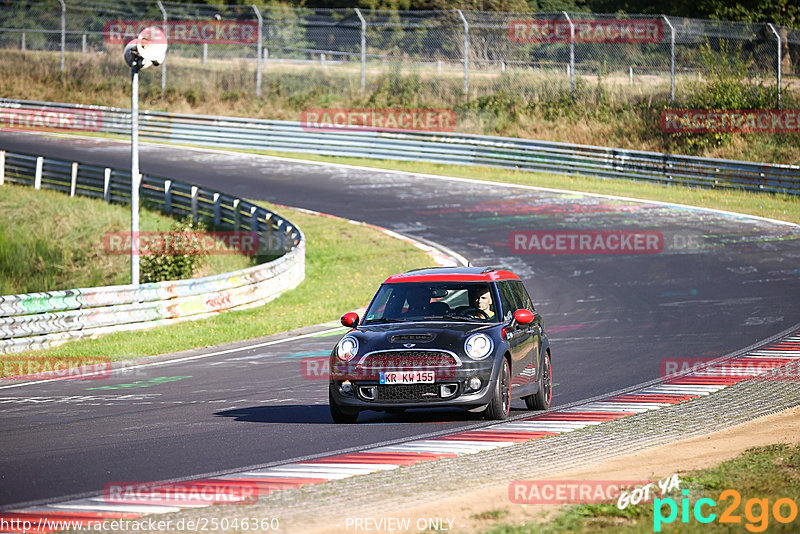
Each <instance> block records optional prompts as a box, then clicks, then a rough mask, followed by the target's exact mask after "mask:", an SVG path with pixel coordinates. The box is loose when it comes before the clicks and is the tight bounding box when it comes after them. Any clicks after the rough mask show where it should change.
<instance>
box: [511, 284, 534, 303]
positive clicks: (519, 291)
mask: <svg viewBox="0 0 800 534" xmlns="http://www.w3.org/2000/svg"><path fill="white" fill-rule="evenodd" d="M509 285H510V286H511V291H512V292H513V293H514V297H516V300H517V302H519V303H520V304H521V305H522V306H521V307H522V308H525V309H526V310H531V311H535V308H534V307H533V301H531V297H530V296H529V295H528V291H527V290H526V289H525V286H524V285H523V283H522V281H521V280H512V281H511V282H509Z"/></svg>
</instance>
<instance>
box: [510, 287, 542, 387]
mask: <svg viewBox="0 0 800 534" xmlns="http://www.w3.org/2000/svg"><path fill="white" fill-rule="evenodd" d="M508 285H509V287H510V288H511V292H512V293H513V294H514V298H515V300H516V301H517V302H518V303H519V304H520V307H521V308H525V309H526V310H530V311H532V312H535V311H536V309H535V308H534V306H533V301H532V300H531V297H530V295H528V290H527V289H525V286H524V285H523V283H522V281H521V280H511V281H510V282H509V283H508ZM524 326H526V331H527V332H528V334H530V336H531V342H532V344H533V346H532V347H531V364H532V367H531V369H533V370H534V372H533V377H534V378H535V376H536V372H535V371H536V370H538V366H539V361H540V359H539V356H540V354H539V352H540V351H541V347H542V333H543V332H544V325H543V324H542V321H541V317H540V316H538V315H537V316H536V319H534V321H533V322H532V323H531V324H529V325H524Z"/></svg>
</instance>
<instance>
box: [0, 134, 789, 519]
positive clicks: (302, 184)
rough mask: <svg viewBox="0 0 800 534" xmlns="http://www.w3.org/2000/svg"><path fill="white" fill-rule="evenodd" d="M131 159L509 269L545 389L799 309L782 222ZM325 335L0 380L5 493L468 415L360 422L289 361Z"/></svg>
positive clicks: (32, 496)
mask: <svg viewBox="0 0 800 534" xmlns="http://www.w3.org/2000/svg"><path fill="white" fill-rule="evenodd" d="M0 149H6V150H9V151H19V152H27V153H31V154H37V155H45V156H50V157H57V158H63V159H72V160H76V161H81V162H85V163H92V164H101V165H109V166H115V167H120V168H124V167H126V166H127V165H128V164H129V158H130V149H129V146H128V145H127V144H125V143H117V142H113V141H108V140H91V139H64V138H53V137H45V136H39V135H30V134H22V133H9V132H0ZM141 168H142V172H144V173H151V174H155V175H160V176H167V177H171V178H174V179H179V180H184V181H188V182H192V183H196V184H200V185H203V186H208V187H212V188H216V189H220V190H222V191H225V192H227V193H230V194H235V195H238V196H241V197H245V198H252V199H257V200H268V201H271V202H276V203H280V204H285V205H289V206H296V207H302V208H308V209H312V210H318V211H322V212H325V213H331V214H334V215H338V216H341V217H347V218H349V219H355V220H360V221H366V222H370V223H373V224H377V225H380V226H383V227H386V228H389V229H391V230H395V231H398V232H401V233H404V234H407V235H409V236H411V237H416V238H422V239H425V240H431V241H435V242H438V243H441V244H443V245H445V246H447V247H449V248H451V249H453V250H455V251H457V252H459V253H460V254H462V255H464V256H465V257H467V258H468V259H469V260H470V261H471V262H472V263H473V264H475V265H492V266H498V267H504V268H508V269H511V270H513V271H515V272H516V273H517V274H519V275H520V277H521V278H522V279H523V280H524V281H525V284H526V286H527V288H528V290H529V292H530V293H531V295H532V296H533V297H534V301H535V303H536V306H537V310H539V311H540V312H541V313H542V314H543V315H544V317H545V319H546V324H547V327H548V330H549V332H550V338H551V346H552V349H553V374H554V379H555V383H556V387H555V390H554V400H553V406H559V405H563V404H565V403H569V402H573V401H577V400H580V399H584V398H588V397H592V396H595V395H600V394H603V393H608V392H610V391H615V390H618V389H621V388H624V387H627V386H632V385H634V384H638V383H641V382H644V381H647V380H651V379H654V378H658V377H659V374H660V366H661V364H662V362H663V361H664V360H665V359H673V360H674V359H680V358H712V357H716V356H721V355H723V354H726V353H729V352H732V351H735V350H738V349H741V348H744V347H746V346H748V345H750V344H752V343H754V342H756V341H758V340H761V339H764V338H766V337H769V336H771V335H773V334H776V333H778V332H780V331H782V330H784V329H786V328H788V327H790V326H792V325H794V324H796V323H798V322H800V228H798V227H795V226H788V225H782V224H778V223H773V222H769V221H762V220H755V219H748V218H743V217H737V216H733V215H723V214H717V213H712V212H708V211H702V210H696V209H688V208H686V209H684V208H676V207H667V206H662V205H657V204H655V203H640V202H631V201H623V200H615V199H608V198H603V197H591V196H585V195H580V194H576V193H557V192H544V191H537V190H532V189H525V188H518V187H507V186H499V185H494V184H488V183H487V184H484V183H471V182H465V181H450V180H439V179H433V178H430V177H419V176H413V175H407V174H402V173H387V172H381V171H374V170H361V169H353V168H346V167H331V166H323V165H314V164H306V163H301V162H291V161H283V160H274V159H269V158H264V157H254V156H251V155H246V154H241V155H238V154H231V153H214V152H204V151H198V150H190V149H183V148H177V147H160V146H153V145H144V146H142V152H141ZM487 172H491V171H487ZM290 218H291V217H290ZM518 231H519V232H526V231H527V232H531V231H536V232H540V233H538V234H534V235H536V236H537V238H539V239H542V238H543V236H544V235H546V234H545V232H549V233H551V236H552V235H554V234H553V232H565V231H570V232H571V231H583V232H584V233H585V234H588V235H591V236H593V237H592V238H593V239H594V238H595V237H596V236H598V235H606V234H602V232H608V231H612V232H614V231H647V232H650V233H649V234H648V235H651V236H656V237H655V238H654V239H656V240H657V242H658V244H659V246H658V247H655V248H651V249H645V250H644V252H645V253H638V254H609V253H598V252H599V250H598V249H596V248H595V249H594V251H593V252H591V253H581V254H577V253H561V254H542V253H532V252H535V245H536V244H537V243H536V242H533V241H531V240H530V236H531V234H530V233H528V234H521V235H523V236H525V237H524V239H523V238H513V237H512V239H511V241H510V240H509V237H510V235H511V234H512V232H518ZM563 235H568V234H563ZM98 239H102V236H98ZM544 243H545V241H544V240H541V241H539V242H538V244H539V245H543V244H544ZM515 244H518V246H519V247H520V248H521V249H522V250H519V249H516V250H515V246H512V245H515ZM387 274H389V273H387ZM342 290H346V284H343V285H342ZM335 318H336V317H331V319H335ZM143 335H146V333H144V334H143ZM336 339H337V336H335V335H328V336H327V337H307V338H302V339H294V340H291V341H288V342H285V343H279V344H273V345H268V346H262V347H257V348H249V349H248V348H243V349H241V350H235V351H231V352H226V353H224V354H218V355H209V356H207V357H203V358H199V359H194V360H189V361H180V362H174V363H163V364H160V365H157V366H145V367H139V368H137V369H135V370H134V371H132V372H130V373H129V374H124V375H117V374H115V375H113V376H112V377H111V378H109V379H107V380H95V381H91V382H89V381H81V382H78V381H60V382H59V381H56V382H47V383H42V384H33V385H28V386H22V387H17V386H18V385H14V384H13V383H12V382H6V383H3V384H0V425H1V426H0V428H1V430H0V444H2V449H3V454H2V458H0V507H4V508H8V507H13V506H16V505H19V504H21V503H26V502H31V501H43V500H47V499H55V498H58V497H65V496H68V495H77V494H80V493H85V492H92V491H94V492H97V491H102V489H103V487H104V485H105V484H107V483H109V482H112V481H113V482H119V481H149V480H166V479H176V478H183V477H189V476H191V475H198V474H206V473H214V472H220V471H225V470H233V469H235V468H241V467H245V466H251V465H265V464H275V463H283V462H286V461H288V460H290V459H296V458H300V457H305V456H315V455H323V454H329V453H331V452H334V451H340V450H343V449H350V448H358V447H361V446H366V445H371V444H374V443H379V442H383V441H387V440H397V439H403V438H410V437H413V436H420V435H423V434H427V433H431V432H443V431H446V430H451V431H452V430H454V429H457V428H461V427H464V426H467V425H474V424H475V423H476V422H478V419H477V418H476V417H475V416H474V415H469V414H464V413H461V412H453V411H434V412H424V413H423V412H411V413H409V414H407V415H404V416H395V415H392V416H388V415H384V414H377V413H375V414H372V413H368V414H363V415H362V417H361V419H360V421H363V423H361V424H359V425H339V426H336V425H333V423H332V422H331V420H330V416H329V415H328V408H327V396H326V393H327V392H326V382H325V381H322V380H309V379H307V378H304V377H302V376H301V362H302V361H303V359H304V358H314V357H320V356H324V355H325V354H326V353H327V352H328V351H329V350H330V348H331V347H332V345H333V344H334V343H335V340H336ZM205 352H207V353H208V352H212V351H205ZM523 406H524V404H523V403H522V402H521V401H516V403H515V405H514V407H515V408H517V409H518V410H522V408H523Z"/></svg>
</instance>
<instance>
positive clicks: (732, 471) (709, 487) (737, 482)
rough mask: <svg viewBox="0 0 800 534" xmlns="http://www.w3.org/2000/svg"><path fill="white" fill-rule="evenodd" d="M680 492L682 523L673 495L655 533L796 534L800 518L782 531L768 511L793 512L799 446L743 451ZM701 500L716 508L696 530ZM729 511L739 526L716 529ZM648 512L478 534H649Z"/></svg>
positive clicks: (598, 514)
mask: <svg viewBox="0 0 800 534" xmlns="http://www.w3.org/2000/svg"><path fill="white" fill-rule="evenodd" d="M728 489H730V490H735V491H737V492H738V494H739V495H740V497H741V502H740V503H739V504H738V505H737V506H736V507H735V508H734V507H733V506H734V504H736V503H735V502H734V500H733V499H734V498H733V497H729V496H727V495H724V494H723V491H724V490H728ZM683 490H688V492H689V493H688V496H686V498H687V499H688V501H687V502H688V507H687V509H688V510H689V516H688V521H687V522H686V523H683V522H682V515H681V514H682V512H681V511H682V505H683V503H682V499H683V498H684V495H683V494H682V493H681V492H679V491H677V490H675V491H673V492H672V493H671V494H669V495H668V496H665V498H666V497H672V498H673V499H674V500H675V503H676V510H677V516H676V518H675V519H674V521H673V522H672V523H666V522H664V523H663V524H662V526H661V532H667V533H670V534H672V533H673V532H681V533H698V534H705V533H707V532H762V531H763V532H797V531H798V529H800V515H798V516H797V517H796V518H795V519H794V521H792V522H791V523H790V524H785V525H784V524H781V523H779V522H777V521H776V520H775V519H774V518H773V517H772V510H773V506H774V504H775V502H776V501H777V500H779V499H783V498H788V499H790V500H792V501H793V502H794V503H795V505H796V507H800V445H794V446H790V445H784V444H779V445H769V446H766V447H757V448H753V449H748V450H747V451H745V452H744V453H742V454H741V455H739V456H738V457H736V458H734V459H732V460H729V461H727V462H723V463H721V464H719V465H717V466H715V467H711V468H707V469H702V470H698V471H692V472H691V473H689V474H688V475H687V476H685V477H681V491H683ZM721 497H722V498H721ZM701 498H709V499H712V500H713V501H714V502H715V503H716V506H715V507H714V508H713V509H711V508H709V506H708V505H704V506H703V508H702V511H703V513H704V514H706V515H708V514H709V513H715V514H716V516H717V518H716V519H715V520H714V521H713V522H712V523H709V524H702V523H700V522H698V521H697V520H696V519H695V517H694V515H693V513H692V511H693V509H694V504H695V503H696V502H697V500H698V499H701ZM750 499H758V500H761V499H766V502H767V503H768V505H769V510H768V512H769V514H768V516H766V517H765V516H762V514H761V513H760V508H759V506H757V505H755V504H754V503H749V501H750ZM729 507H731V508H732V509H731V512H732V514H731V518H732V519H736V518H737V517H738V518H739V522H734V523H729V524H721V523H720V522H719V521H718V520H719V518H720V516H721V515H722V513H723V512H724V511H725V510H726V509H727V508H729ZM654 508H655V507H654V503H653V502H652V501H651V502H650V503H647V504H639V505H636V506H629V507H628V508H626V509H625V510H619V509H618V508H617V506H616V503H598V504H580V505H575V506H570V507H569V508H566V509H564V510H562V511H561V512H559V513H558V514H557V515H556V516H555V517H554V518H552V519H550V520H549V521H548V522H546V523H544V522H541V523H532V522H529V523H525V524H523V525H514V526H512V525H503V524H500V525H495V526H493V527H491V528H489V529H487V530H485V531H484V534H523V533H530V532H536V533H542V534H556V533H563V532H569V533H573V532H574V533H593V532H604V533H608V534H617V533H619V534H622V533H624V534H629V533H633V534H645V533H652V532H653V531H654ZM748 510H750V515H749V516H748V515H747V512H748ZM662 513H663V517H668V515H669V508H668V505H663V507H662ZM782 513H783V515H785V516H788V514H789V507H788V505H784V506H783V508H782ZM748 525H749V526H748ZM762 527H763V528H762Z"/></svg>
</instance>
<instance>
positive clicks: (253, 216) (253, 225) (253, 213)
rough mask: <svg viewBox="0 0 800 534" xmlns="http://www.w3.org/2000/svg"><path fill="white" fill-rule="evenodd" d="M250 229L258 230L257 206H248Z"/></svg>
mask: <svg viewBox="0 0 800 534" xmlns="http://www.w3.org/2000/svg"><path fill="white" fill-rule="evenodd" d="M250 231H251V232H258V208H257V207H256V206H250Z"/></svg>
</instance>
